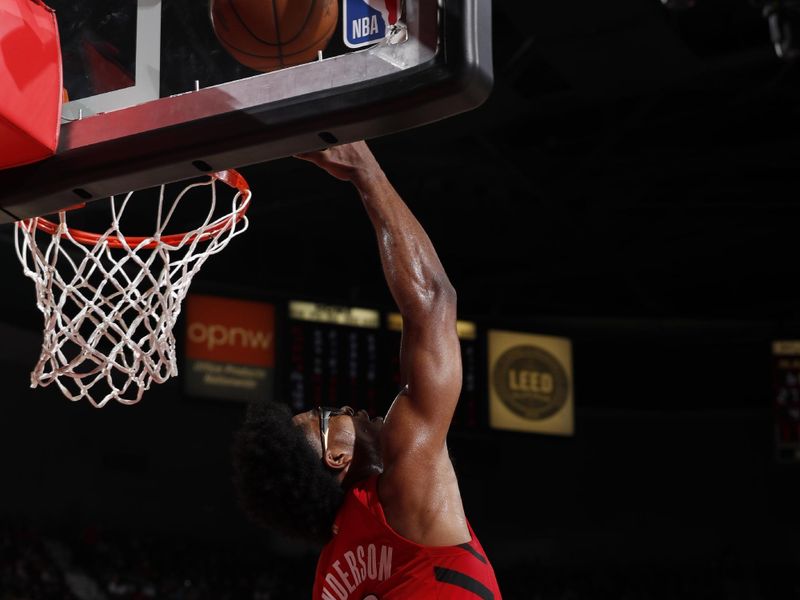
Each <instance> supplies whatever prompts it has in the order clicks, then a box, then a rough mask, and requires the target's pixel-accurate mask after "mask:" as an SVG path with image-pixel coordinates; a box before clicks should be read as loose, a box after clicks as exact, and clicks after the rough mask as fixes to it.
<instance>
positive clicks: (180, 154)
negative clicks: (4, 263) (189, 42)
mask: <svg viewBox="0 0 800 600" xmlns="http://www.w3.org/2000/svg"><path fill="white" fill-rule="evenodd" d="M405 24H406V25H407V36H408V39H407V40H406V41H404V42H402V43H397V44H393V43H390V42H389V41H385V42H382V43H380V44H378V45H376V46H372V47H370V48H367V49H365V50H360V51H357V52H353V53H350V54H345V55H341V56H335V57H331V58H326V59H324V60H319V61H316V62H313V63H308V64H304V65H299V66H297V67H292V68H288V69H283V70H280V71H275V72H272V73H265V74H259V75H256V76H253V77H249V78H246V79H242V80H238V81H232V82H228V83H223V84H220V85H216V86H213V87H208V88H201V89H198V90H187V92H186V93H184V94H178V95H174V96H170V97H167V98H159V99H154V100H151V101H148V102H144V103H142V104H138V105H135V106H130V107H128V108H123V109H119V110H115V111H111V112H107V113H101V114H97V115H93V116H90V117H87V118H83V119H79V120H76V121H71V122H68V123H64V124H63V125H62V129H61V139H60V143H59V148H58V151H57V153H56V155H55V156H53V157H51V158H48V159H46V160H44V161H41V162H39V163H36V164H33V165H28V166H25V167H19V168H16V169H10V170H6V171H0V190H2V193H1V194H0V223H2V222H12V221H16V220H19V219H23V218H29V217H33V216H40V215H44V214H50V213H53V212H56V211H57V210H60V209H63V208H66V207H68V206H71V205H74V204H76V203H80V202H87V201H92V200H97V199H102V198H105V197H108V196H110V195H114V194H120V193H124V192H127V191H131V190H138V189H144V188H147V187H154V186H157V185H160V184H162V183H167V182H174V181H181V180H185V179H190V178H192V177H196V176H197V175H200V174H202V173H203V172H213V171H220V170H224V169H228V168H236V167H242V166H247V165H251V164H256V163H260V162H265V161H268V160H273V159H277V158H282V157H285V156H290V155H292V154H296V153H298V152H305V151H310V150H315V149H320V148H324V147H327V146H330V145H334V144H337V143H345V142H351V141H356V140H359V139H370V138H374V137H379V136H383V135H387V134H391V133H395V132H399V131H402V130H405V129H409V128H412V127H417V126H421V125H425V124H428V123H432V122H435V121H438V120H441V119H444V118H447V117H449V116H452V115H455V114H458V113H461V112H465V111H468V110H471V109H473V108H476V107H477V106H479V105H480V104H481V103H483V101H484V100H485V99H486V98H487V97H488V95H489V93H490V91H491V87H492V79H493V72H492V51H491V3H490V2H487V1H486V0H440V1H437V0H419V2H416V3H411V2H407V11H406V14H405ZM440 28H441V31H443V32H444V35H441V36H440V35H439V32H440ZM334 63H336V64H335V67H334ZM364 76H367V79H366V80H365V79H364Z"/></svg>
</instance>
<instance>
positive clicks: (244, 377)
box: [184, 294, 275, 401]
mask: <svg viewBox="0 0 800 600" xmlns="http://www.w3.org/2000/svg"><path fill="white" fill-rule="evenodd" d="M186 313H187V324H186V360H187V365H186V367H187V368H186V377H185V378H184V381H185V391H186V393H188V394H190V395H192V396H203V397H209V398H219V399H223V400H242V401H251V400H263V399H271V398H272V394H273V388H274V378H275V374H274V371H275V307H274V306H273V305H272V304H268V303H266V302H255V301H250V300H238V299H233V298H223V297H219V296H205V295H194V294H193V295H190V296H189V298H188V301H187V311H186Z"/></svg>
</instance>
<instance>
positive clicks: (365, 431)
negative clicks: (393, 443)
mask: <svg viewBox="0 0 800 600" xmlns="http://www.w3.org/2000/svg"><path fill="white" fill-rule="evenodd" d="M292 422H293V423H294V424H295V426H296V427H298V428H299V429H300V430H302V431H303V432H304V434H305V436H306V440H307V441H308V443H309V445H310V446H311V447H312V448H313V449H314V452H315V453H316V454H317V456H318V457H319V460H320V462H321V464H323V465H324V466H325V467H326V468H327V469H328V470H329V471H330V472H331V473H332V474H334V476H335V477H336V478H337V480H338V481H340V482H342V483H344V484H345V486H346V485H347V484H348V483H349V482H351V481H358V480H359V479H362V478H363V477H366V476H367V475H369V474H371V473H373V472H375V471H380V469H381V455H380V432H381V428H382V427H383V419H381V418H380V417H378V418H376V419H370V418H369V415H368V414H367V412H366V411H365V410H360V411H358V412H356V411H354V410H353V409H352V408H350V407H349V406H343V407H341V408H332V407H317V408H315V409H313V410H307V411H305V412H302V413H299V414H297V415H295V416H294V417H293V418H292Z"/></svg>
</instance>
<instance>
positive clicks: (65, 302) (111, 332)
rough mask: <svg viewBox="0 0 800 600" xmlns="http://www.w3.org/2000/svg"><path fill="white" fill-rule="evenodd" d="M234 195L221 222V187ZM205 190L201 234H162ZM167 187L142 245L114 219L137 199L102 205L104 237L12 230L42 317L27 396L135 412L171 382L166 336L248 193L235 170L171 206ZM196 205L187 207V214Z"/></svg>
mask: <svg viewBox="0 0 800 600" xmlns="http://www.w3.org/2000/svg"><path fill="white" fill-rule="evenodd" d="M219 179H222V180H223V181H225V182H226V183H227V184H228V185H230V186H232V187H236V188H237V189H236V193H235V195H234V197H233V200H232V202H231V209H230V211H225V214H224V216H222V217H216V215H217V214H218V212H219V211H218V204H219V202H218V189H217V188H218V187H220V188H226V187H227V186H225V185H221V186H220V185H218V183H217V182H218V180H219ZM204 186H206V187H210V202H209V204H208V212H207V214H206V216H205V219H204V220H203V222H202V225H200V226H199V227H195V228H194V229H193V230H192V231H190V232H188V233H185V234H171V235H170V234H166V233H165V229H166V228H167V226H168V225H169V223H170V220H171V219H172V218H173V215H174V213H175V210H176V209H177V207H178V205H179V204H180V202H181V200H182V199H183V198H184V197H185V196H186V195H187V194H188V193H189V192H190V191H191V190H193V189H195V188H198V187H204ZM165 192H166V186H161V189H160V193H159V197H158V208H157V211H158V214H157V216H156V230H155V233H154V234H153V235H152V236H149V237H136V238H133V237H130V236H128V237H127V238H126V236H124V235H123V234H122V232H121V231H120V219H121V218H122V215H123V213H124V212H125V209H126V207H127V206H128V203H129V201H130V200H131V198H132V197H133V195H134V192H131V193H129V194H127V195H126V196H125V197H124V199H122V200H121V201H120V200H117V199H115V198H114V197H111V198H110V199H109V202H110V208H111V221H112V222H111V226H110V227H109V228H108V229H107V230H106V231H105V232H104V233H103V234H101V235H95V234H88V233H86V232H83V231H78V230H75V229H71V228H69V227H68V226H67V214H68V213H67V212H60V213H59V221H58V223H52V222H50V221H47V220H45V219H41V218H34V219H27V220H24V221H20V222H18V223H17V227H16V240H15V241H16V250H17V256H18V257H19V260H20V262H21V263H22V266H23V269H24V273H25V275H26V276H27V277H30V278H31V279H33V281H34V283H35V284H36V305H37V306H38V308H39V310H40V311H41V312H42V314H43V315H44V340H43V343H42V353H41V356H40V357H39V361H38V362H37V363H36V366H35V368H34V369H33V372H32V373H31V387H37V386H48V385H50V384H52V383H53V382H55V383H56V384H57V385H58V387H59V388H60V389H61V391H62V392H63V394H64V395H65V396H66V397H67V398H69V399H70V400H74V401H76V400H81V399H87V400H89V402H91V403H92V404H93V405H94V406H96V407H98V408H99V407H102V406H104V405H105V404H106V403H108V402H109V401H110V400H116V401H118V402H120V403H123V404H135V403H136V402H138V401H139V400H140V399H141V397H142V394H143V393H144V391H145V390H147V389H148V388H149V387H150V384H151V383H153V382H156V383H163V382H164V381H166V380H167V379H169V378H170V377H173V376H174V375H177V373H178V368H177V362H176V357H175V336H174V334H173V329H174V327H175V322H176V320H177V318H178V315H179V314H180V311H181V304H182V302H183V299H184V298H185V297H186V293H187V292H188V290H189V285H190V283H191V281H192V278H193V277H194V275H195V274H196V273H197V272H198V271H199V270H200V268H201V267H202V266H203V264H204V263H205V261H206V260H207V259H208V258H209V257H210V256H212V255H213V254H216V253H217V252H220V251H221V250H222V249H223V248H225V246H227V245H228V243H229V242H230V241H231V240H232V239H233V238H234V237H236V236H237V235H239V234H241V233H242V232H244V231H245V230H246V229H247V226H248V221H247V217H245V216H244V213H245V211H246V210H247V208H248V206H249V202H250V190H249V189H247V185H246V183H245V182H244V179H243V178H242V177H241V176H240V175H238V173H236V172H235V171H227V172H223V173H219V174H216V175H214V176H212V177H211V178H210V179H209V180H208V181H202V182H199V183H193V184H190V185H188V186H186V187H185V188H184V189H183V191H181V192H180V193H179V194H178V195H177V197H176V198H175V200H174V201H172V202H171V203H170V202H168V201H167V200H165ZM194 202H195V199H194V198H192V203H193V205H192V206H193V207H194Z"/></svg>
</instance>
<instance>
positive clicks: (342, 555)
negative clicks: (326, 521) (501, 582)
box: [313, 475, 500, 600]
mask: <svg viewBox="0 0 800 600" xmlns="http://www.w3.org/2000/svg"><path fill="white" fill-rule="evenodd" d="M377 481H378V476H377V475H375V476H372V477H369V478H367V479H365V480H363V481H359V482H358V483H356V484H355V485H354V486H353V487H352V488H351V489H350V490H349V491H348V492H347V494H346V495H345V500H344V503H343V504H342V508H341V509H340V510H339V514H338V515H337V516H336V521H335V527H334V531H338V533H337V534H336V535H334V537H333V539H332V540H331V541H330V542H328V544H327V545H326V546H325V548H323V549H322V554H320V557H319V562H318V563H317V574H316V577H315V579H314V595H313V600H434V599H435V600H500V589H499V588H498V586H497V579H496V578H495V575H494V569H492V565H490V564H489V561H488V559H487V558H486V553H485V552H484V551H483V548H482V547H481V544H480V542H479V541H478V538H477V537H475V533H474V532H473V531H472V527H471V526H470V525H469V524H467V526H468V527H469V533H470V535H471V536H472V541H470V542H467V543H466V544H460V545H458V546H421V545H420V544H416V543H414V542H412V541H410V540H407V539H405V538H404V537H402V536H401V535H400V534H398V533H397V532H395V531H394V530H393V529H392V528H391V527H390V526H389V524H388V523H387V522H386V517H385V515H384V514H383V507H382V506H381V503H380V500H379V499H378V490H377Z"/></svg>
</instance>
